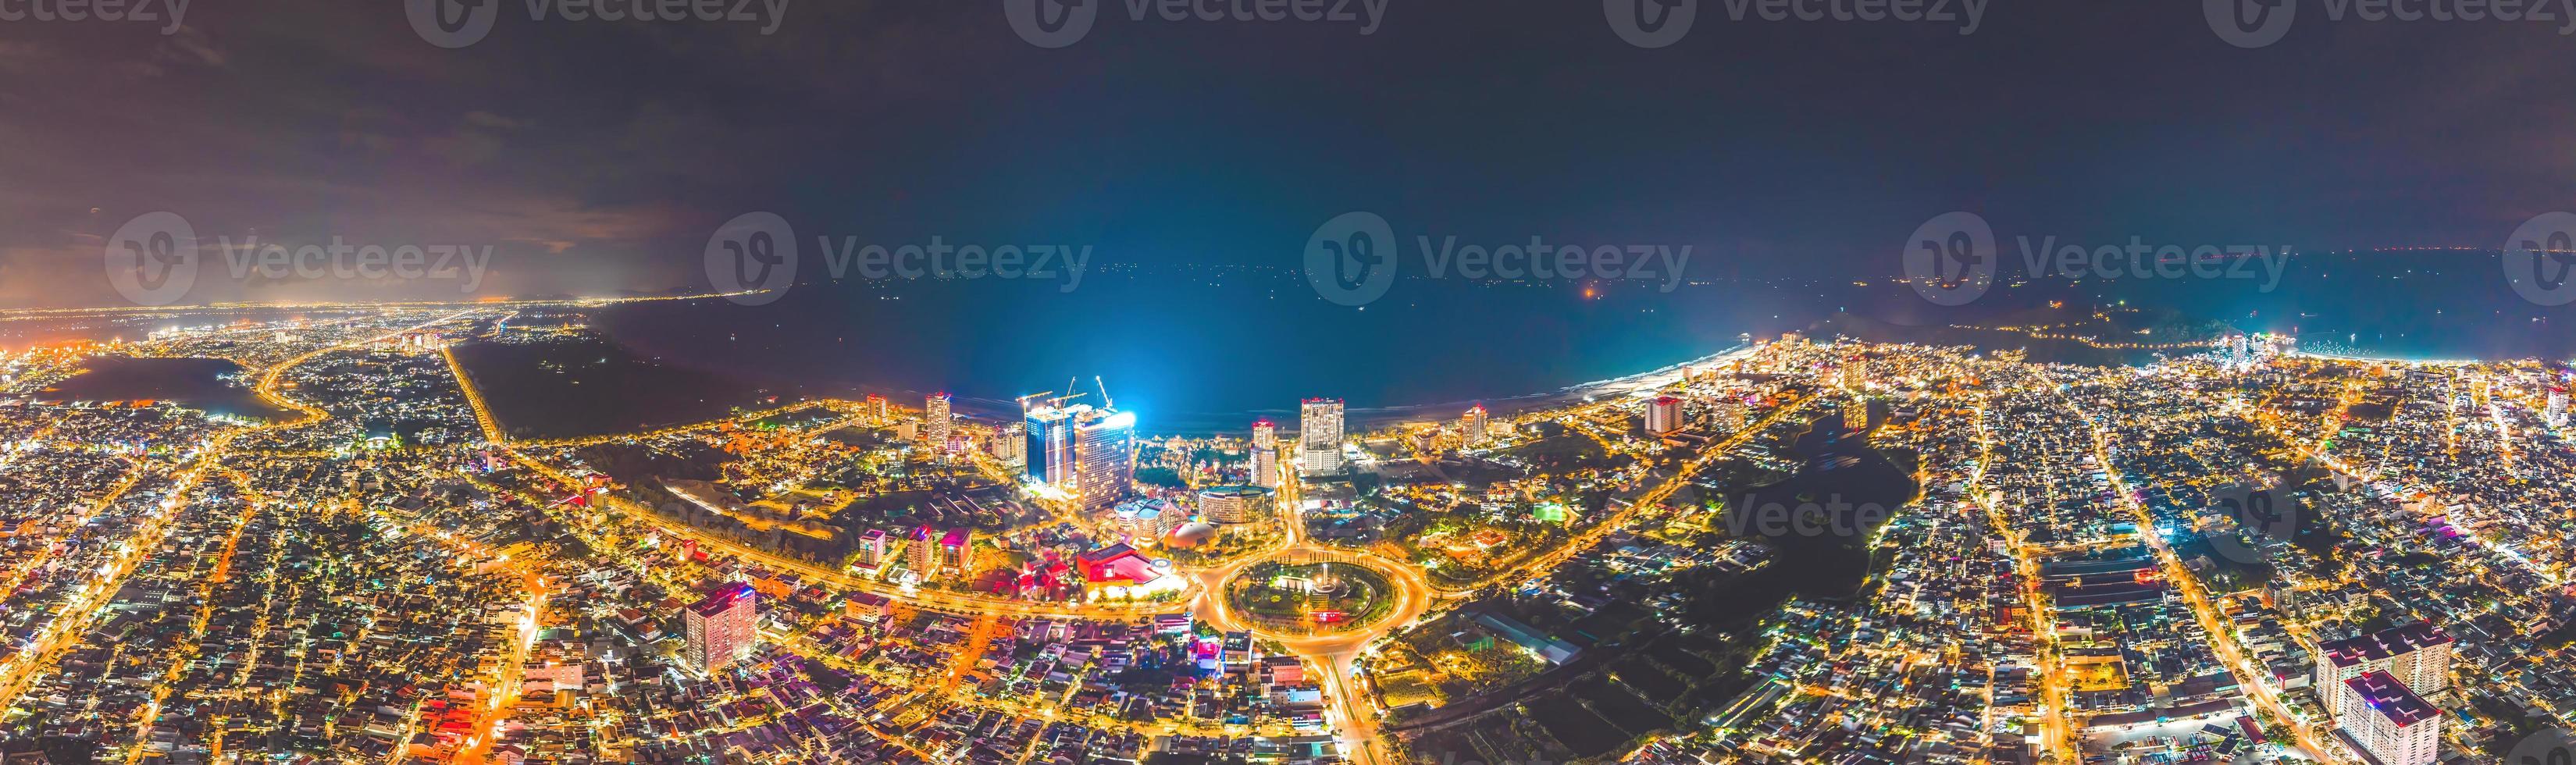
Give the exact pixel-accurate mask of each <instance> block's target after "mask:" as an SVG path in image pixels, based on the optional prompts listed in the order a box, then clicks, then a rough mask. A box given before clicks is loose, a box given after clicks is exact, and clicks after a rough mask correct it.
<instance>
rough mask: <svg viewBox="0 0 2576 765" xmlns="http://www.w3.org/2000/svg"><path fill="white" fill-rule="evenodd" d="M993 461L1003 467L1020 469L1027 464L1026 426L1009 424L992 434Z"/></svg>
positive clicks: (1027, 440) (1027, 439) (1027, 441)
mask: <svg viewBox="0 0 2576 765" xmlns="http://www.w3.org/2000/svg"><path fill="white" fill-rule="evenodd" d="M991 449H992V452H993V459H995V460H998V461H1000V462H1001V463H1002V465H1003V466H1005V467H1022V466H1024V465H1026V464H1027V463H1028V454H1029V452H1028V449H1029V438H1028V426H1027V425H1025V424H1021V423H1016V422H1014V423H1011V424H1009V425H1005V426H1002V428H1001V429H1000V430H998V431H995V432H994V433H993V443H992V446H991Z"/></svg>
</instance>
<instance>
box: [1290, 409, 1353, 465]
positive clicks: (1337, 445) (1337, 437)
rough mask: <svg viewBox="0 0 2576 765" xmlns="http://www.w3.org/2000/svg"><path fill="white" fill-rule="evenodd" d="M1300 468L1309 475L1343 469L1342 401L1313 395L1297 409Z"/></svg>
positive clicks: (1298, 461) (1298, 460)
mask: <svg viewBox="0 0 2576 765" xmlns="http://www.w3.org/2000/svg"><path fill="white" fill-rule="evenodd" d="M1297 468H1298V471H1299V472H1302V473H1305V474H1307V475H1326V474H1332V473H1339V472H1342V400H1341V399H1338V398H1310V399H1306V401H1305V403H1303V404H1301V405H1299V406H1298V408H1297Z"/></svg>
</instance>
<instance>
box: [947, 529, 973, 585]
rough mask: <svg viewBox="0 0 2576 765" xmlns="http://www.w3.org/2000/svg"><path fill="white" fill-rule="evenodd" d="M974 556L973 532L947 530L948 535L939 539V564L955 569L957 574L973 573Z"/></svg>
mask: <svg viewBox="0 0 2576 765" xmlns="http://www.w3.org/2000/svg"><path fill="white" fill-rule="evenodd" d="M974 556H975V532H974V531H971V530H968V529H949V530H948V535H947V536H944V537H941V538H940V539H939V564H940V565H942V566H947V567H949V568H952V569H956V570H957V572H958V573H959V574H967V575H971V574H973V573H974V572H975V569H974V562H975V560H974Z"/></svg>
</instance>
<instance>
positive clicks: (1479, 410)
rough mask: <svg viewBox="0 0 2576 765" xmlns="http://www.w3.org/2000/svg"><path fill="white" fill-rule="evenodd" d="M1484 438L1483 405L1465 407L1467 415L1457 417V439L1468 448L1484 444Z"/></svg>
mask: <svg viewBox="0 0 2576 765" xmlns="http://www.w3.org/2000/svg"><path fill="white" fill-rule="evenodd" d="M1486 436H1487V434H1486V431H1485V405H1483V404H1477V405H1475V406H1471V407H1467V413H1466V414H1464V415H1460V416H1459V417H1458V438H1459V439H1460V440H1462V441H1464V442H1466V444H1467V445H1468V446H1475V445H1477V444H1481V443H1484V442H1485V438H1486Z"/></svg>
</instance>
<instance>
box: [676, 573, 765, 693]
mask: <svg viewBox="0 0 2576 765" xmlns="http://www.w3.org/2000/svg"><path fill="white" fill-rule="evenodd" d="M759 612H760V595H759V593H756V592H753V591H752V589H751V585H748V584H728V585H725V586H723V587H720V588H717V589H716V591H715V592H713V593H710V594H708V595H707V596H706V597H704V598H700V599H698V602H696V603H691V604H689V607H688V608H687V609H686V610H685V613H684V614H683V615H682V617H681V620H682V621H684V622H686V623H687V625H686V630H687V644H686V646H685V647H684V648H683V649H682V652H683V657H684V658H686V659H687V660H688V662H689V666H692V667H696V668H698V671H701V672H709V673H712V672H714V671H716V670H718V669H723V668H724V666H725V665H727V664H731V663H733V662H734V660H736V659H740V658H742V657H743V656H744V655H747V654H749V653H750V652H751V644H752V641H753V640H755V639H758V638H759V636H760V630H759V622H760V613H759Z"/></svg>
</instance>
